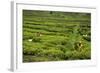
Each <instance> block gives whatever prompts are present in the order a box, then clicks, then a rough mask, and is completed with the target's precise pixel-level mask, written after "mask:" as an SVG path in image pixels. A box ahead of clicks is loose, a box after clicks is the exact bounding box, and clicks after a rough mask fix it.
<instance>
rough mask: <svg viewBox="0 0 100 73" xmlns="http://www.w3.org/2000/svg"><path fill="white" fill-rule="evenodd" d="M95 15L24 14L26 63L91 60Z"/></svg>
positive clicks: (63, 13)
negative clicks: (92, 30)
mask: <svg viewBox="0 0 100 73" xmlns="http://www.w3.org/2000/svg"><path fill="white" fill-rule="evenodd" d="M90 22H91V14H90V13H78V12H77V13H75V12H58V11H36V10H23V62H38V61H61V60H79V59H80V60H83V59H90V58H91V23H90Z"/></svg>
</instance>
